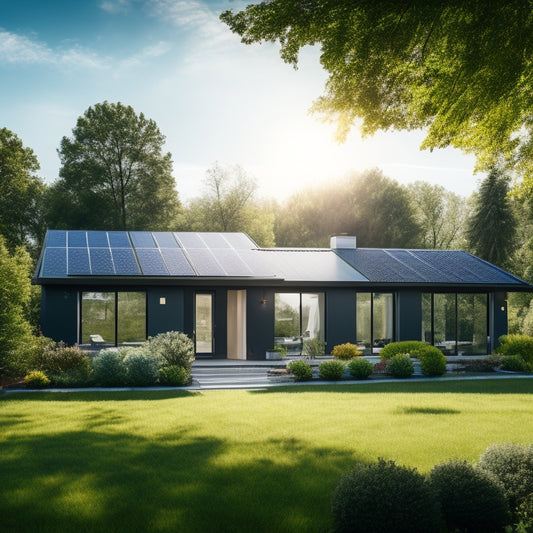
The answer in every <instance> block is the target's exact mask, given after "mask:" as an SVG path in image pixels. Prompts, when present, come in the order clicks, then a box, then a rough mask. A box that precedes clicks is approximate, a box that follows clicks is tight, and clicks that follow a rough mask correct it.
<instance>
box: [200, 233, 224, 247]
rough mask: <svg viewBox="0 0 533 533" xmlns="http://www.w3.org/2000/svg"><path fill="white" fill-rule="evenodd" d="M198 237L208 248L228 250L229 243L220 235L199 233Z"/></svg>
mask: <svg viewBox="0 0 533 533" xmlns="http://www.w3.org/2000/svg"><path fill="white" fill-rule="evenodd" d="M199 237H200V238H201V239H202V240H203V241H204V242H205V243H206V244H207V247H208V248H230V244H229V242H228V241H227V240H226V239H225V238H224V236H223V235H222V234H221V233H207V232H206V233H200V234H199Z"/></svg>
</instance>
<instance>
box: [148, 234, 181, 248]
mask: <svg viewBox="0 0 533 533" xmlns="http://www.w3.org/2000/svg"><path fill="white" fill-rule="evenodd" d="M153 235H154V237H155V240H156V241H157V244H158V246H159V248H179V244H178V243H177V242H176V239H175V238H174V236H173V235H172V233H168V232H162V231H159V232H155V233H154V234H153Z"/></svg>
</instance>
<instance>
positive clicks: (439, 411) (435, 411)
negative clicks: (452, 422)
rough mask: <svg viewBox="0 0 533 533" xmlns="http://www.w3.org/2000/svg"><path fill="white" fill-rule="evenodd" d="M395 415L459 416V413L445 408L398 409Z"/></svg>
mask: <svg viewBox="0 0 533 533" xmlns="http://www.w3.org/2000/svg"><path fill="white" fill-rule="evenodd" d="M396 413H398V414H402V415H459V414H461V411H459V410H457V409H449V408H447V407H398V409H397V410H396Z"/></svg>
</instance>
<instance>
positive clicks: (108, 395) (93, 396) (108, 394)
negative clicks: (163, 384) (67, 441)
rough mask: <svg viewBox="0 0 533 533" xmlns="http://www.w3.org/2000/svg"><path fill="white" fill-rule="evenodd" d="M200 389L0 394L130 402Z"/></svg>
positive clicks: (180, 395)
mask: <svg viewBox="0 0 533 533" xmlns="http://www.w3.org/2000/svg"><path fill="white" fill-rule="evenodd" d="M201 394H202V392H201V391H196V390H183V389H170V390H145V389H142V388H138V389H135V390H120V389H119V390H116V391H106V390H96V389H95V390H91V391H49V392H32V393H31V394H28V393H27V392H10V393H9V394H4V395H3V396H0V399H4V400H8V399H9V400H11V401H15V400H28V399H31V400H39V401H40V402H88V401H89V402H109V401H113V402H126V401H127V402H131V401H146V400H154V401H155V400H172V399H175V398H189V397H192V396H198V395H201Z"/></svg>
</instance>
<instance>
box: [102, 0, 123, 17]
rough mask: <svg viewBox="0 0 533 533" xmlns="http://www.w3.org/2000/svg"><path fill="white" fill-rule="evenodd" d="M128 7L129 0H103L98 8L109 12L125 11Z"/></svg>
mask: <svg viewBox="0 0 533 533" xmlns="http://www.w3.org/2000/svg"><path fill="white" fill-rule="evenodd" d="M129 7H130V0H104V1H103V2H101V3H100V9H102V10H103V11H105V12H106V13H110V14H113V15H114V14H117V13H126V12H127V11H128V8H129Z"/></svg>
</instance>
